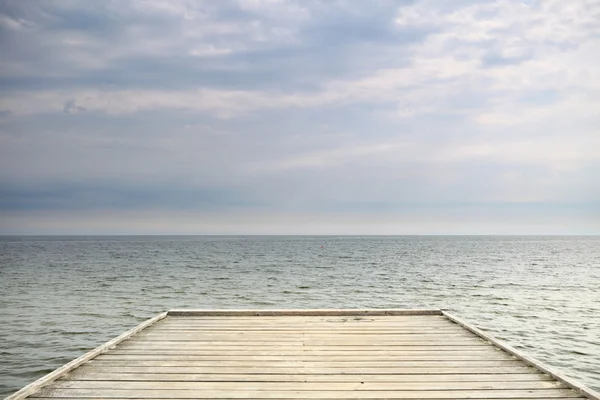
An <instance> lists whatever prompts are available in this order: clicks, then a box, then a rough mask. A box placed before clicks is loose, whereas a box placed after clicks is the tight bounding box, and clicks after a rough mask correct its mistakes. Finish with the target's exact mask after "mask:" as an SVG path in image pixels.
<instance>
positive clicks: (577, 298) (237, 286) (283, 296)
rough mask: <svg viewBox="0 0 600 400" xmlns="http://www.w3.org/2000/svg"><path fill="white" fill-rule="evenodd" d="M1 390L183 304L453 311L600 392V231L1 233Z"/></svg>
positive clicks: (6, 391)
mask: <svg viewBox="0 0 600 400" xmlns="http://www.w3.org/2000/svg"><path fill="white" fill-rule="evenodd" d="M0 278H1V279H0V343H1V344H2V346H1V348H0V395H3V396H5V395H8V394H10V393H11V392H13V391H15V390H17V389H19V388H20V387H22V386H24V385H26V384H28V383H30V382H32V381H33V380H35V379H37V378H38V377H40V376H42V375H44V374H46V373H48V372H50V371H52V370H53V369H55V368H57V367H59V366H60V365H62V364H64V363H66V362H68V361H70V360H72V359H73V358H76V357H78V356H79V355H81V354H83V353H84V352H86V351H88V350H90V349H92V348H94V347H96V346H98V345H100V344H102V343H104V342H106V341H108V340H109V339H111V338H113V337H115V336H117V335H119V334H121V333H122V332H123V331H125V330H127V329H129V328H131V327H133V326H135V325H136V324H138V323H139V322H140V321H142V320H144V319H147V318H150V317H151V316H153V315H155V314H157V313H159V312H161V311H164V310H167V309H170V308H446V309H450V310H452V311H454V312H456V313H457V314H459V315H461V316H463V317H465V318H466V319H468V320H469V321H471V322H473V323H474V324H475V325H477V326H479V327H480V328H482V329H484V330H486V331H488V332H490V333H492V334H493V335H495V336H497V337H498V338H501V339H503V340H505V341H507V342H509V343H510V344H512V345H513V346H515V347H517V348H519V349H522V350H524V351H525V352H527V353H528V354H530V355H532V356H534V357H536V358H538V359H540V360H542V361H544V362H546V363H548V364H550V365H553V366H556V367H558V368H559V369H561V370H562V371H563V372H565V373H566V374H567V375H570V376H572V377H575V378H577V379H578V380H580V381H582V382H583V383H585V384H587V385H588V386H591V387H592V388H595V389H596V390H598V389H600V290H599V288H600V237H556V236H554V237H493V236H483V237H477V236H474V237H467V236H457V237H440V236H435V237H427V236H400V237H392V236H386V237H345V236H344V237H330V236H321V237H295V236H274V237H243V236H240V237H231V236H227V237H206V236H182V237H173V236H163V237H161V236H149V237H145V236H139V237H133V236H131V237H121V236H116V237H111V236H107V237H56V236H54V237H0Z"/></svg>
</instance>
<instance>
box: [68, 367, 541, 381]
mask: <svg viewBox="0 0 600 400" xmlns="http://www.w3.org/2000/svg"><path fill="white" fill-rule="evenodd" d="M60 379H61V380H67V379H68V380H84V381H93V380H99V381H146V382H152V381H164V382H167V381H193V382H226V381H227V382H446V381H450V382H511V381H552V380H553V379H552V377H550V376H549V375H545V374H540V373H538V372H535V373H529V374H525V373H515V374H427V375H418V374H404V375H401V374H388V375H350V374H343V375H340V374H337V375H336V374H330V375H309V374H303V375H283V374H248V375H242V374H171V373H168V374H156V373H146V374H144V373H141V374H140V373H123V372H116V373H112V372H98V371H96V370H94V369H93V368H91V369H87V370H86V369H85V368H78V369H76V370H73V371H71V372H70V373H69V374H67V375H66V376H64V377H62V378H60Z"/></svg>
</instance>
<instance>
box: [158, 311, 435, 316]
mask: <svg viewBox="0 0 600 400" xmlns="http://www.w3.org/2000/svg"><path fill="white" fill-rule="evenodd" d="M168 315H169V316H177V317H191V316H194V317H200V316H211V317H214V316H222V317H233V316H235V317H245V316H273V317H279V316H404V315H442V312H441V310H439V309H435V310H431V309H415V310H408V309H381V310H373V309H369V310H365V309H330V310H326V309H323V310H293V309H292V310H283V309H282V310H169V311H168Z"/></svg>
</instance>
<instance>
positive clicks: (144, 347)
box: [115, 342, 489, 353]
mask: <svg viewBox="0 0 600 400" xmlns="http://www.w3.org/2000/svg"><path fill="white" fill-rule="evenodd" d="M486 348H487V349H489V346H485V345H484V344H483V343H480V344H476V345H460V346H459V345H456V344H455V345H451V346H448V345H443V344H434V345H431V344H430V345H415V344H407V345H404V346H378V345H372V346H363V345H354V346H311V347H308V348H307V347H306V346H304V347H303V346H288V345H284V346H281V345H274V344H271V345H269V344H260V345H247V344H245V343H240V344H226V345H216V344H212V345H210V344H195V345H192V346H184V345H183V344H180V343H154V344H148V343H145V344H141V343H136V342H128V343H124V344H122V345H119V346H117V347H116V348H115V349H116V350H136V351H151V352H155V351H164V350H166V351H173V350H177V351H185V352H188V351H190V352H191V351H252V352H262V351H289V350H296V351H304V352H311V351H312V352H323V353H329V352H348V353H351V352H369V353H370V352H375V351H395V352H399V351H401V352H408V351H438V350H439V351H458V352H462V351H467V350H468V351H473V350H480V349H481V350H485V349H486Z"/></svg>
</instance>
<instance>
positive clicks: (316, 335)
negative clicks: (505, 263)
mask: <svg viewBox="0 0 600 400" xmlns="http://www.w3.org/2000/svg"><path fill="white" fill-rule="evenodd" d="M332 336H336V337H340V338H343V339H344V340H350V339H354V338H356V339H385V340H389V339H407V340H411V339H415V338H416V339H418V338H424V339H427V340H431V339H443V338H473V337H476V336H475V335H473V334H472V333H470V332H421V333H418V332H408V333H407V332H404V333H400V332H386V333H378V332H345V333H341V332H329V333H326V332H312V331H305V332H248V331H243V330H240V331H238V332H231V331H228V332H217V331H211V332H189V333H188V332H183V333H182V332H167V333H165V332H145V333H140V334H138V335H137V336H136V339H138V338H139V339H160V338H165V337H166V338H169V339H197V338H209V339H212V338H235V339H247V338H267V339H268V338H277V339H301V338H311V339H323V338H331V337H332Z"/></svg>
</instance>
